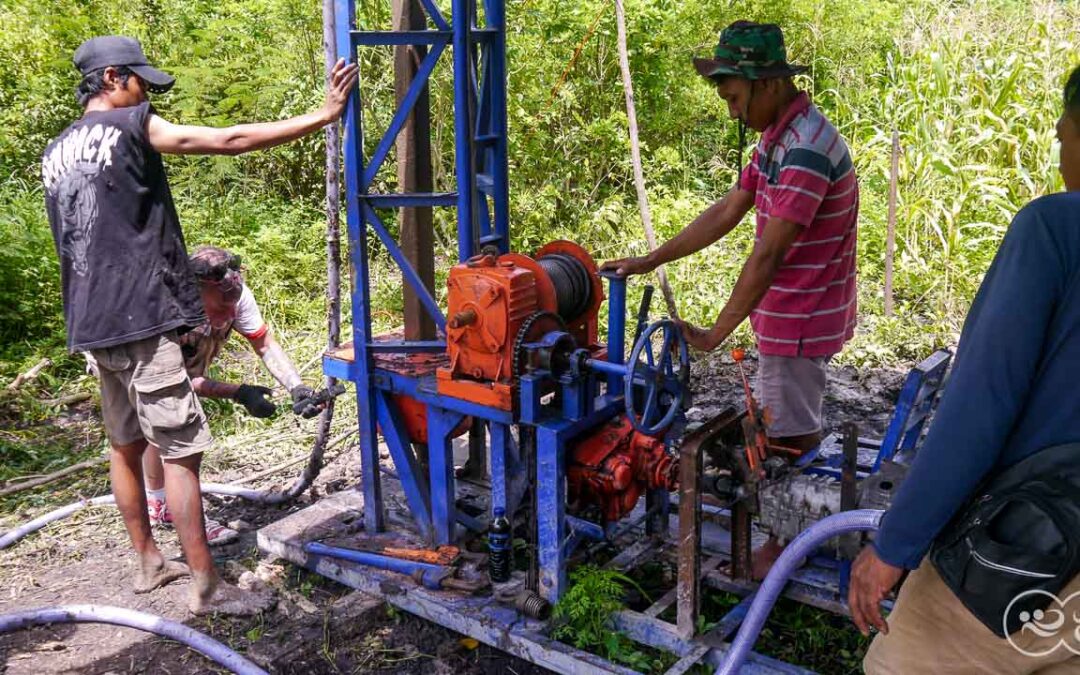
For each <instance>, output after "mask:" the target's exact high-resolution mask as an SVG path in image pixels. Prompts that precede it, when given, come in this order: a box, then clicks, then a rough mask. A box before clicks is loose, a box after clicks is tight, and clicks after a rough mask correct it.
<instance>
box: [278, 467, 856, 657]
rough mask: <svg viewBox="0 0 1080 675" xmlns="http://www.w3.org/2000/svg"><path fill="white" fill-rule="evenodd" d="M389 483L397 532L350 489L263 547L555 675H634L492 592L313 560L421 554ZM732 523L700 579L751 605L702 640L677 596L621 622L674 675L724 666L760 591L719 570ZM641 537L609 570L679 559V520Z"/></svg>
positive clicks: (294, 519)
mask: <svg viewBox="0 0 1080 675" xmlns="http://www.w3.org/2000/svg"><path fill="white" fill-rule="evenodd" d="M464 452H467V448H465V447H462V448H460V450H459V454H460V453H464ZM384 484H385V491H384V493H383V499H384V502H385V503H386V505H387V520H388V521H389V522H390V523H392V524H393V525H394V527H393V529H392V531H387V532H385V533H380V534H378V535H370V534H367V533H366V532H365V531H364V527H363V513H364V504H363V495H362V493H361V492H360V491H358V490H346V491H343V492H339V493H336V494H333V495H330V496H328V497H326V498H324V499H321V500H320V501H319V502H317V503H316V504H314V505H312V506H309V507H308V508H306V509H303V510H302V511H298V512H296V513H294V514H292V515H290V516H288V517H286V518H284V519H282V520H280V521H278V522H275V523H272V524H270V525H267V526H266V527H264V528H262V529H261V530H259V532H258V545H259V548H260V549H261V550H262V551H264V552H266V553H269V554H272V555H275V556H278V557H280V558H284V559H286V560H288V561H290V562H292V563H295V564H297V565H300V566H303V567H305V568H307V569H310V570H312V571H314V572H316V573H318V574H321V575H323V576H326V577H328V578H331V579H333V580H335V581H337V582H339V583H342V584H344V585H346V586H349V587H351V588H355V589H357V590H360V591H364V592H366V593H369V594H371V595H373V596H376V597H380V598H382V599H384V600H385V601H386V602H388V603H390V604H391V605H393V606H395V607H397V608H399V609H401V610H404V611H407V612H410V613H412V614H416V615H417V616H420V617H423V618H425V619H427V620H429V621H432V622H434V623H437V624H439V625H442V626H445V627H447V628H450V629H452V630H455V631H457V632H459V633H461V634H463V635H467V636H469V637H472V638H475V639H476V640H479V641H481V642H483V643H485V644H488V645H491V646H492V647H495V648H497V649H500V650H502V651H505V652H507V653H509V654H513V655H514V656H517V657H519V658H522V659H524V660H527V661H529V662H531V663H535V664H537V665H540V666H543V667H545V668H550V669H551V670H554V671H556V672H560V673H593V672H598V673H633V672H635V671H632V670H630V669H628V668H625V667H623V666H619V665H617V664H614V663H611V662H608V661H606V660H605V659H602V658H600V657H598V656H596V655H594V654H590V653H588V652H584V651H582V650H579V649H575V648H573V647H571V646H569V645H566V644H563V643H561V642H558V641H556V640H552V639H551V638H549V637H547V635H546V632H547V631H548V630H549V627H548V624H547V623H546V622H541V621H535V620H532V619H529V618H527V617H525V616H524V615H522V614H521V613H519V612H518V611H517V610H516V609H514V608H512V607H510V606H508V605H504V604H501V603H499V602H497V601H496V600H495V598H494V597H493V596H492V595H491V593H490V590H488V591H485V592H484V594H479V595H470V594H467V593H464V592H462V591H455V590H442V591H434V590H430V589H427V588H424V587H423V586H422V585H421V584H419V583H418V582H417V581H415V580H414V579H413V578H412V577H410V576H408V575H405V574H400V573H395V572H388V571H384V570H380V569H375V568H372V567H368V566H365V565H361V564H358V563H353V562H349V561H346V560H340V559H336V558H328V557H322V556H316V555H312V554H309V553H307V552H305V550H304V545H305V544H307V543H308V542H312V541H328V542H331V543H333V544H334V545H336V546H341V547H345V548H356V549H363V548H370V546H371V545H372V544H378V545H380V546H386V545H395V546H402V547H414V546H421V545H423V539H422V538H421V537H420V536H419V534H418V533H416V532H415V530H414V529H413V528H411V527H409V524H410V523H411V518H409V516H408V515H407V510H408V503H407V500H406V499H405V497H404V494H403V492H402V491H401V489H400V485H399V484H398V482H397V481H396V480H395V479H394V477H393V476H392V475H384ZM459 485H460V486H461V489H460V491H459V495H458V497H459V500H458V501H459V505H460V506H461V507H462V512H463V513H464V512H465V511H466V510H472V509H466V508H465V507H468V506H475V507H477V509H478V510H480V509H484V508H485V507H486V504H485V503H484V502H485V500H486V491H485V490H484V489H483V487H482V486H471V485H470V484H468V483H465V482H461V483H459ZM643 502H644V500H643ZM644 515H645V513H644V504H643V503H642V504H641V505H639V507H638V510H637V511H636V512H635V513H634V514H633V515H632V516H631V517H630V518H629V519H628V520H629V521H630V522H634V521H638V522H641V521H643V520H644ZM725 518H726V514H725V513H724V512H723V511H721V510H718V509H711V510H709V511H708V513H707V514H706V516H705V518H704V522H703V526H702V536H703V540H704V542H705V545H704V546H703V549H702V555H703V557H704V559H705V563H704V564H703V565H702V568H703V569H702V572H703V576H702V579H703V581H704V583H705V584H706V585H708V586H710V587H713V588H716V589H719V590H723V591H728V592H733V593H736V594H738V595H741V596H744V598H745V601H744V602H742V603H740V604H739V605H737V606H736V607H735V609H733V610H732V611H731V612H730V613H729V614H728V615H727V616H725V617H724V618H723V619H722V620H721V621H720V622H719V624H718V626H717V627H716V628H715V629H714V630H712V631H710V632H709V633H707V634H705V635H703V636H701V637H699V638H696V639H693V640H685V639H683V638H681V637H680V636H679V633H678V630H677V628H676V626H675V624H673V623H671V622H669V621H666V620H664V619H662V618H660V617H661V615H663V614H665V612H666V610H668V609H669V608H670V607H672V606H673V605H674V604H675V601H676V597H675V590H674V589H672V591H671V592H669V593H667V594H665V595H664V596H662V597H660V598H658V599H657V601H656V602H655V603H654V604H653V605H652V606H651V607H649V608H647V609H645V610H644V611H630V610H624V611H622V612H620V613H618V614H617V615H616V616H615V617H614V624H615V627H616V628H617V629H618V630H620V631H622V632H623V633H625V634H626V635H627V636H628V637H629V638H631V639H632V640H634V641H635V642H638V643H640V644H643V645H645V646H648V647H652V648H654V649H658V650H662V651H666V652H668V653H671V654H674V655H675V656H678V657H679V658H680V659H681V661H680V664H682V665H679V664H677V665H676V666H675V667H673V669H672V670H671V671H670V672H672V673H680V672H685V670H684V668H685V669H687V670H688V669H689V668H690V666H692V665H693V664H694V663H698V662H701V663H706V664H709V665H712V666H714V667H715V666H717V665H719V663H720V662H721V661H722V660H723V653H724V651H725V649H726V648H727V645H728V643H727V640H729V639H730V638H731V637H732V636H733V635H734V633H735V631H736V630H737V629H738V626H739V624H740V623H741V621H742V617H743V615H744V614H745V612H746V609H747V608H748V607H749V602H748V601H749V599H750V598H751V597H752V593H753V591H754V589H755V588H756V584H753V583H740V582H736V581H734V580H732V579H731V578H730V577H728V576H727V575H725V574H723V573H722V572H721V571H719V569H718V568H719V567H721V566H722V565H724V564H725V563H726V561H727V557H728V554H727V550H728V547H729V541H730V535H729V534H728V532H727V530H726V529H725V528H724V527H722V525H721V523H722V522H723V521H724V519H725ZM466 529H467V528H466ZM643 529H644V525H643V524H642V525H641V526H640V527H639V528H631V529H630V530H629V531H628V532H625V533H623V534H622V535H620V543H621V544H624V546H623V548H622V552H621V553H620V554H619V555H617V556H616V557H615V558H614V559H612V560H611V561H610V562H609V563H608V567H612V568H617V569H620V570H622V571H626V572H629V571H632V570H633V569H635V568H637V567H640V566H642V565H644V564H646V563H649V562H652V561H655V560H657V559H661V558H663V559H667V560H670V561H674V560H675V558H676V555H677V551H676V547H675V545H674V541H675V534H676V533H677V532H678V519H677V517H676V516H673V517H672V519H671V522H670V523H669V532H668V536H667V537H652V538H644V537H643V535H642V532H643ZM521 583H523V578H521V577H518V576H515V579H514V580H513V581H511V582H510V584H509V585H510V586H513V585H514V584H521ZM504 588H505V587H504ZM837 590H838V588H837V583H836V574H835V571H830V570H828V569H827V568H821V567H817V566H814V565H811V566H808V567H807V568H805V569H803V570H801V571H800V572H799V574H798V575H797V576H796V578H795V579H793V583H791V584H789V587H788V590H787V593H786V594H787V595H788V596H789V597H792V598H795V599H797V600H800V601H802V602H807V603H809V604H813V605H816V606H819V607H823V608H827V609H831V610H834V611H836V610H837V609H839V608H840V607H841V605H840V604H839V602H838V598H837V596H836V592H837ZM684 661H685V663H684ZM742 672H744V673H784V674H791V675H794V674H803V675H806V674H809V673H811V672H812V671H809V670H806V669H804V668H801V667H798V666H792V665H790V664H786V663H783V662H781V661H778V660H775V659H772V658H769V657H766V656H763V655H760V654H753V655H752V656H751V658H750V659H749V660H748V662H747V663H746V665H745V666H744V667H743V670H742Z"/></svg>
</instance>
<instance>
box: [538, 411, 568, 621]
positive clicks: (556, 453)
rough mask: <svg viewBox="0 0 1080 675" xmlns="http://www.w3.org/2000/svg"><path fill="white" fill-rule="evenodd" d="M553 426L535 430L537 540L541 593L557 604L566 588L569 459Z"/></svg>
mask: <svg viewBox="0 0 1080 675" xmlns="http://www.w3.org/2000/svg"><path fill="white" fill-rule="evenodd" d="M560 450H561V449H560V447H559V436H558V434H557V433H556V432H555V431H554V430H553V429H548V428H547V427H537V429H536V495H537V499H536V501H537V509H536V510H537V530H538V532H537V542H538V546H539V549H540V551H539V554H540V555H539V557H540V595H541V596H543V598H544V599H545V600H547V601H548V602H550V603H552V604H555V603H556V602H558V601H559V598H560V597H562V594H563V592H564V591H565V590H566V564H565V563H566V556H565V552H564V549H563V542H564V541H565V540H566V518H565V515H566V481H565V476H566V471H565V465H566V461H565V459H564V457H563V453H562V452H560Z"/></svg>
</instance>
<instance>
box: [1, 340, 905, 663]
mask: <svg viewBox="0 0 1080 675" xmlns="http://www.w3.org/2000/svg"><path fill="white" fill-rule="evenodd" d="M746 365H747V366H748V372H749V373H752V372H753V366H754V365H755V362H754V361H753V359H752V358H750V359H748V361H747V364H746ZM903 376H904V373H903V372H901V371H893V370H871V371H861V372H859V371H856V370H855V369H853V368H849V367H833V368H831V370H830V383H829V389H828V393H827V401H826V415H827V422H826V424H827V425H829V426H830V427H832V428H838V426H839V424H840V423H842V422H845V421H854V422H857V423H859V424H860V430H861V433H862V434H863V435H869V436H880V435H881V433H882V432H883V431H884V428H885V426H886V424H887V422H888V418H889V414H890V413H891V410H892V405H893V401H894V400H895V397H896V395H897V393H898V392H899V389H900V386H901V384H902V382H903ZM693 381H694V391H695V396H694V402H693V408H692V409H691V410H690V412H689V415H690V417H691V419H694V418H700V419H703V418H706V417H707V416H709V415H712V414H715V413H717V412H719V411H720V410H721V409H723V408H724V407H726V406H727V405H736V406H741V405H742V401H743V392H742V385H741V381H740V380H739V376H738V371H737V369H736V367H735V366H734V364H733V363H732V362H731V360H730V358H729V357H727V356H726V355H714V356H713V357H711V358H706V359H698V360H697V362H696V363H695V365H694V368H693ZM93 405H94V404H93V402H90V403H86V404H83V406H84V407H83V408H77V409H75V410H74V411H71V412H69V413H68V414H65V415H63V416H61V417H58V418H57V419H55V420H52V421H50V422H49V423H47V424H46V425H45V428H44V429H41V430H40V431H42V432H43V433H53V432H55V434H56V435H57V437H63V438H67V437H70V438H71V439H72V441H71V442H72V444H73V446H74V445H75V444H77V443H80V442H82V443H86V442H91V441H88V440H87V439H92V438H99V434H100V422H99V420H98V419H97V416H96V411H95V409H94V407H93ZM11 424H12V423H11V421H10V420H9V421H8V422H7V423H5V425H6V426H9V427H10V426H11ZM341 424H344V425H347V424H348V421H347V420H345V421H341ZM49 425H53V426H54V427H55V428H50V427H49ZM282 428H283V429H285V431H284V432H282V433H279V434H278V436H281V435H283V434H284V435H285V436H287V435H288V427H287V425H286V426H283V427H282ZM335 428H338V427H337V425H335ZM341 428H347V426H346V427H341ZM4 431H7V430H6V429H3V428H0V432H4ZM267 443H269V441H267ZM221 445H222V446H224V447H223V449H219V451H220V452H222V453H228V452H246V453H248V456H249V457H250V456H251V454H252V450H253V449H254V450H256V451H257V450H259V448H260V447H262V446H261V445H260V444H259V442H256V443H253V444H251V446H249V447H243V448H237V447H230V445H229V442H228V439H226V440H225V441H224V442H223V443H222V444H221ZM285 445H286V446H287V448H286V450H285V451H281V450H279V449H275V450H274V451H273V452H271V451H269V450H267V451H266V452H265V453H264V454H265V455H266V456H265V457H264V458H262V459H261V460H257V461H248V460H245V461H244V462H236V463H233V464H231V465H230V463H229V462H217V463H216V465H215V463H212V462H211V463H210V464H211V466H209V467H208V469H207V471H205V472H204V476H205V477H206V478H207V479H208V480H215V481H219V482H229V481H235V480H238V479H241V478H243V477H244V476H245V475H251V474H252V473H255V472H257V471H260V470H261V469H265V468H267V467H270V466H273V465H274V464H276V463H278V462H279V461H280V460H281V459H282V458H288V457H291V456H297V455H298V453H299V455H302V454H303V448H302V447H299V446H297V445H296V444H293V446H292V447H291V449H289V448H288V443H287V442H286V443H285ZM267 447H269V445H268V446H267ZM281 452H285V454H284V455H282V454H281ZM255 456H256V457H258V453H256V454H255ZM328 456H329V457H330V461H329V463H328V465H327V466H326V467H325V469H324V470H323V472H322V474H321V475H320V477H319V479H318V481H317V482H316V485H315V488H314V491H313V492H309V493H308V494H305V495H304V496H303V497H302V498H301V499H300V500H299V501H298V502H297V503H296V504H294V505H291V506H289V507H270V508H266V507H257V506H252V505H250V504H248V503H245V502H243V501H241V500H233V499H222V498H215V497H210V498H208V499H207V513H208V515H209V517H211V518H216V519H217V520H219V521H222V522H227V523H231V524H233V525H235V526H237V527H238V529H240V530H242V536H241V538H240V540H239V541H237V542H236V543H233V544H230V545H227V546H224V547H220V548H217V549H215V555H216V557H217V559H218V561H219V562H220V563H221V565H222V566H223V568H224V569H225V573H226V576H227V577H229V578H231V579H234V580H235V579H236V578H238V577H239V576H240V575H241V574H242V573H243V572H245V571H249V570H255V571H257V573H258V575H259V576H260V578H262V579H265V580H266V581H267V582H268V583H269V584H270V585H271V586H272V587H274V588H275V589H276V590H277V595H278V604H277V607H276V609H274V610H273V611H271V612H268V613H265V614H264V615H262V616H259V617H256V618H253V619H223V618H202V619H200V618H196V617H193V616H192V615H190V614H189V613H188V612H187V610H186V604H185V597H186V596H185V593H186V591H187V584H186V582H179V583H175V584H173V585H171V586H169V587H166V588H164V589H160V590H157V591H155V592H152V593H149V594H146V595H135V594H134V593H133V592H132V591H131V589H130V572H131V565H132V560H133V556H132V555H131V553H130V551H129V548H128V542H127V538H126V536H125V535H124V532H123V526H122V524H121V523H120V519H119V517H118V515H117V514H116V512H115V510H113V509H91V510H84V511H82V512H80V513H79V514H77V515H76V516H73V517H71V518H69V519H68V520H66V521H62V522H60V523H58V524H54V525H52V526H50V527H49V528H46V529H45V530H44V531H42V532H39V533H37V534H34V535H30V536H29V537H27V538H26V539H24V540H23V541H22V542H20V543H19V544H17V545H15V546H14V547H12V548H11V549H9V550H7V551H3V552H0V613H7V612H11V611H15V610H19V609H26V608H32V607H42V606H50V605H60V604H83V603H99V604H109V605H117V606H122V607H129V608H133V609H138V610H142V611H146V612H150V613H154V614H159V615H162V616H165V617H168V618H171V619H174V620H178V621H181V622H183V623H185V624H187V625H189V626H192V627H194V628H197V629H199V630H201V631H204V632H206V633H208V634H210V635H212V636H213V637H215V638H217V639H218V640H221V641H222V642H225V643H226V644H229V645H230V646H232V647H233V648H234V649H237V650H239V651H240V652H242V653H244V654H246V655H247V656H248V657H249V658H251V659H253V660H254V661H256V662H257V663H259V664H260V665H262V666H264V667H266V668H268V669H269V670H271V671H272V672H275V673H314V674H321V673H334V674H338V673H357V672H373V673H424V674H425V675H432V674H435V673H440V674H441V673H447V674H449V673H520V674H525V673H541V672H546V671H544V670H543V669H541V668H537V667H535V666H532V665H530V664H528V663H525V662H523V661H520V660H518V659H515V658H513V657H510V656H507V655H505V654H503V653H501V652H498V651H496V650H494V649H491V648H488V647H486V646H484V645H479V646H477V645H476V644H475V643H474V642H472V641H470V640H466V639H462V637H461V636H459V635H457V634H454V633H452V632H450V631H447V630H445V629H442V628H440V627H438V626H435V625H433V624H430V623H428V622H425V621H423V620H420V619H418V618H415V617H412V616H410V615H406V614H403V613H401V612H397V611H394V610H393V609H391V608H388V607H387V606H385V605H383V604H382V603H380V602H378V601H374V600H371V599H369V598H364V597H362V596H360V595H359V594H357V593H354V592H352V591H351V590H350V589H348V588H345V587H343V586H340V585H338V584H335V583H333V582H329V581H327V580H325V579H322V578H321V577H318V576H316V575H312V574H310V573H308V572H306V571H305V570H302V569H299V568H296V567H294V566H291V565H289V564H287V563H281V564H278V563H275V562H273V561H268V560H265V559H264V556H262V555H261V554H260V553H259V552H258V550H257V549H256V547H255V531H256V530H257V529H258V528H259V527H261V526H263V525H265V524H267V523H269V522H272V521H274V520H276V519H279V518H281V517H283V516H284V515H285V514H287V513H289V512H292V511H294V510H296V509H299V508H303V506H305V505H306V504H309V503H311V500H312V499H317V498H318V496H319V495H324V494H327V493H331V492H334V491H338V490H342V489H347V488H349V487H351V486H354V485H356V483H357V481H358V480H359V476H358V468H359V461H358V459H357V456H356V452H355V450H354V448H353V447H348V444H347V443H346V444H342V445H341V446H340V447H339V448H337V449H335V450H333V451H331V452H329V453H328ZM215 466H216V467H217V469H218V470H215ZM222 467H224V468H222ZM297 473H299V467H292V468H289V469H288V470H285V471H282V472H281V473H279V474H275V475H273V476H270V477H268V478H266V479H265V480H262V481H259V482H257V483H255V485H256V486H259V487H269V486H271V485H274V484H275V482H276V484H279V485H280V484H282V483H284V482H287V481H288V480H291V479H292V477H293V476H295V475H296V474H297ZM107 493H108V476H107V471H106V470H105V469H104V467H99V468H98V469H94V470H92V471H88V472H86V474H85V475H82V476H79V477H76V478H72V479H71V480H70V481H68V482H67V483H64V482H60V483H56V484H53V485H50V486H47V487H43V488H39V489H38V490H37V491H36V492H34V493H31V494H30V495H24V496H22V497H20V498H19V499H18V500H12V499H8V500H6V501H3V502H0V509H3V510H0V530H4V529H7V528H8V527H10V526H12V525H13V524H15V523H19V522H22V521H23V520H25V519H27V518H29V517H32V516H35V515H39V514H40V513H43V512H45V511H46V510H49V508H56V507H58V506H60V505H62V504H65V503H68V502H69V501H71V496H72V495H82V496H95V495H98V494H107ZM156 535H157V538H158V541H159V542H160V543H161V545H162V549H163V552H164V553H165V554H166V556H169V557H177V558H178V557H179V554H180V552H179V546H178V544H177V540H176V536H175V534H174V533H173V532H172V531H171V530H160V531H159V532H157V533H156ZM218 670H219V669H217V668H215V666H214V665H213V664H212V663H211V662H209V661H207V660H206V659H204V658H202V657H201V656H199V655H197V654H194V653H193V652H190V651H189V650H187V649H186V648H184V647H182V646H180V645H178V644H176V643H172V642H170V641H167V640H163V639H161V638H157V637H156V636H152V635H149V634H146V633H141V632H138V631H135V630H130V629H124V628H116V627H109V626H101V625H77V626H76V625H63V626H53V627H48V628H38V629H33V630H26V631H21V632H18V633H15V634H11V635H7V636H2V637H0V673H10V674H11V675H23V674H27V675H29V674H35V675H36V674H38V673H80V674H81V673H167V674H171V675H179V674H181V673H205V672H215V671H218Z"/></svg>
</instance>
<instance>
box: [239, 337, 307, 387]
mask: <svg viewBox="0 0 1080 675" xmlns="http://www.w3.org/2000/svg"><path fill="white" fill-rule="evenodd" d="M248 342H249V343H251V348H252V349H254V350H255V353H256V354H258V355H259V358H260V359H262V362H263V365H265V366H266V369H267V370H269V371H270V374H271V375H273V376H274V379H275V380H277V381H278V382H280V383H281V386H283V387H285V389H286V390H287V391H289V392H290V393H291V392H292V390H293V389H295V388H296V387H298V386H300V385H302V384H303V383H304V380H303V378H301V377H300V373H299V371H297V370H296V366H295V365H294V364H293V362H292V359H290V358H289V355H288V354H286V353H285V350H284V349H282V348H281V345H280V344H278V341H277V340H275V339H274V336H273V334H271V333H270V331H266V332H264V333H263V334H262V335H259V336H258V337H254V338H248Z"/></svg>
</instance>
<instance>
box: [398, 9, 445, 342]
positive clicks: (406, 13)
mask: <svg viewBox="0 0 1080 675" xmlns="http://www.w3.org/2000/svg"><path fill="white" fill-rule="evenodd" d="M393 21H394V30H396V31H406V30H424V28H426V24H427V19H426V18H425V15H424V10H423V8H422V7H421V6H420V2H419V0H394V4H393ZM425 56H427V47H426V46H423V45H419V46H410V45H399V46H397V47H394V95H395V98H396V100H397V104H398V105H399V106H400V105H401V100H402V99H403V98H405V93H406V92H407V91H408V90H409V85H410V84H412V81H413V78H414V77H415V76H416V71H417V69H418V68H419V67H420V62H421V61H422V60H423V59H424V57H425ZM397 179H398V192H431V191H432V172H431V105H430V99H429V96H428V88H427V86H426V85H425V86H424V89H423V91H422V92H421V93H420V97H419V98H418V99H417V101H416V106H415V107H414V108H413V111H412V113H411V114H410V115H409V118H408V120H407V121H406V122H405V126H404V127H403V128H402V130H401V133H400V134H398V137H397ZM400 227H401V250H402V252H404V254H405V258H406V259H407V260H408V261H409V263H410V264H411V265H412V266H413V268H414V269H415V270H416V273H417V275H418V276H419V277H420V280H421V281H423V282H424V285H425V286H427V289H428V290H429V291H431V292H432V293H434V291H435V245H434V241H435V240H434V225H433V221H432V214H431V207H430V206H417V207H409V208H403V209H401V220H400ZM402 287H403V289H404V299H405V339H406V340H433V339H435V322H434V321H433V320H432V318H431V317H430V316H428V313H427V311H426V310H425V309H424V306H423V304H422V303H421V302H420V299H419V297H418V296H417V295H416V293H415V292H414V291H413V289H412V287H411V286H409V284H408V282H406V281H405V280H404V278H403V279H402Z"/></svg>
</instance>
